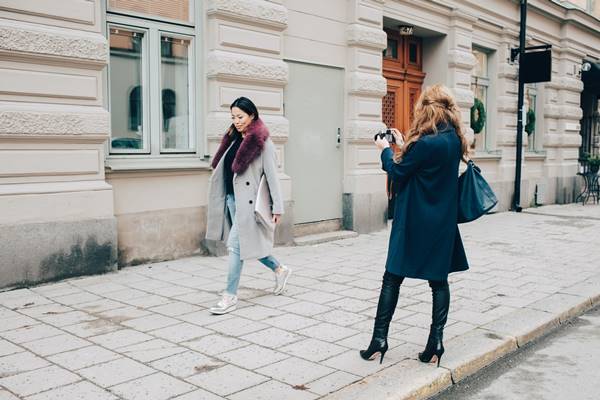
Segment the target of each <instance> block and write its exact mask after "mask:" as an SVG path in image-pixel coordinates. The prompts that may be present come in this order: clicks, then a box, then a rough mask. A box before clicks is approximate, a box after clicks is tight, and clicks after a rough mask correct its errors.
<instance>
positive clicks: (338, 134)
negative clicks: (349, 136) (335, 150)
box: [336, 128, 342, 147]
mask: <svg viewBox="0 0 600 400" xmlns="http://www.w3.org/2000/svg"><path fill="white" fill-rule="evenodd" d="M341 144H342V128H337V144H336V147H340V145H341Z"/></svg>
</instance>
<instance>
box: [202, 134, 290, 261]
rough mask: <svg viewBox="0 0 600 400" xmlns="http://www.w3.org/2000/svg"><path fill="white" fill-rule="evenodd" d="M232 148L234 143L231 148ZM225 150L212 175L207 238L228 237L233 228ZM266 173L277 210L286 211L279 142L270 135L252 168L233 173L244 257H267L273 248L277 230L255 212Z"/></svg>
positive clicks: (242, 256)
mask: <svg viewBox="0 0 600 400" xmlns="http://www.w3.org/2000/svg"><path fill="white" fill-rule="evenodd" d="M230 149H231V145H230V146H229V147H228V148H227V151H229V150H230ZM240 150H242V149H241V148H240ZM227 151H226V152H227ZM226 152H225V154H226ZM225 154H223V155H222V156H221V158H220V160H219V162H218V164H217V165H216V167H215V168H214V171H213V174H212V176H211V178H210V188H209V196H208V220H207V228H206V238H207V239H209V240H217V241H227V238H228V236H229V231H230V229H231V223H232V221H230V219H229V213H228V212H227V211H226V207H227V206H226V204H225V178H224V174H225V167H224V161H225ZM238 154H239V150H238ZM236 157H237V156H236ZM263 173H264V175H265V178H266V180H267V183H268V184H269V190H270V192H271V199H272V201H273V208H272V211H273V214H283V199H282V197H281V186H280V184H279V178H278V177H277V155H276V153H275V145H274V144H273V142H272V141H271V139H269V138H267V139H266V140H265V142H264V147H263V149H262V152H261V153H260V154H259V155H258V156H257V157H256V158H255V159H254V160H252V161H251V162H250V164H249V165H248V168H247V169H246V170H245V171H244V172H242V173H241V174H238V173H234V176H233V191H234V195H235V208H236V219H237V224H238V231H239V235H240V259H242V260H249V259H257V258H263V257H266V256H268V255H270V254H271V251H272V250H273V242H274V232H272V231H269V230H267V229H266V228H264V227H263V225H261V224H260V223H259V222H257V220H256V217H255V216H254V202H255V201H256V195H257V192H258V185H259V183H260V178H261V176H262V175H263Z"/></svg>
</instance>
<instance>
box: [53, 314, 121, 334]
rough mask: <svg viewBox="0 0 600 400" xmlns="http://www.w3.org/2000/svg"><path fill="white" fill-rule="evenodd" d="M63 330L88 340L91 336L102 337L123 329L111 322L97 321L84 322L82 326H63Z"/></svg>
mask: <svg viewBox="0 0 600 400" xmlns="http://www.w3.org/2000/svg"><path fill="white" fill-rule="evenodd" d="M62 329H63V330H65V331H67V332H70V333H72V334H74V335H76V336H79V337H82V338H87V337H90V336H97V335H102V334H105V333H110V332H114V331H118V330H120V329H123V327H122V326H120V325H117V324H113V323H112V322H110V320H106V319H95V320H93V321H87V322H82V323H80V324H75V325H69V326H63V327H62Z"/></svg>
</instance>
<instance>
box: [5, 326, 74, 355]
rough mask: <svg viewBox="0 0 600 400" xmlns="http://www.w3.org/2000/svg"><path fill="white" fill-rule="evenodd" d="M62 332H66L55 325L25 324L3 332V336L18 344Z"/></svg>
mask: <svg viewBox="0 0 600 400" xmlns="http://www.w3.org/2000/svg"><path fill="white" fill-rule="evenodd" d="M62 334H64V332H63V331H61V330H60V329H57V328H55V327H53V326H50V325H45V324H37V325H29V326H25V327H23V328H19V329H15V330H12V331H8V332H2V337H3V338H5V339H8V340H10V341H12V342H13V343H17V344H18V343H25V342H31V341H34V340H38V339H43V338H48V337H51V336H57V335H62ZM1 353H2V352H1V351H0V354H1Z"/></svg>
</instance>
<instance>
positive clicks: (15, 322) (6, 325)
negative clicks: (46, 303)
mask: <svg viewBox="0 0 600 400" xmlns="http://www.w3.org/2000/svg"><path fill="white" fill-rule="evenodd" d="M36 324H38V321H36V320H35V319H33V318H29V317H26V316H24V315H20V316H18V317H11V318H6V319H5V320H3V321H2V326H0V332H1V331H11V330H14V329H19V328H23V327H28V326H32V325H36Z"/></svg>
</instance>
